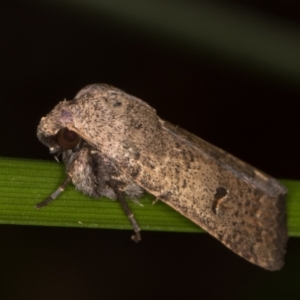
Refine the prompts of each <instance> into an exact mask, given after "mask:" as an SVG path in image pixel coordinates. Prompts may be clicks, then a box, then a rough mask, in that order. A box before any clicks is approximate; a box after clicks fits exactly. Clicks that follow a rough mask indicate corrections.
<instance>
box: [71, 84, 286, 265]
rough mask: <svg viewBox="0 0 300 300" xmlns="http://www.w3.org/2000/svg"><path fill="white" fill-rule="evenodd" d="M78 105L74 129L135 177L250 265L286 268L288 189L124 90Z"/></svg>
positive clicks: (82, 97)
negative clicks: (284, 265) (181, 127)
mask: <svg viewBox="0 0 300 300" xmlns="http://www.w3.org/2000/svg"><path fill="white" fill-rule="evenodd" d="M75 100H76V101H75V103H74V105H75V106H74V108H72V110H73V111H74V112H73V113H72V116H73V120H74V125H73V127H70V129H72V130H74V131H76V132H78V134H80V135H81V136H82V137H83V138H84V139H85V140H86V141H88V142H89V143H91V145H93V146H94V147H95V148H96V149H99V151H101V153H102V154H103V155H106V156H107V157H109V158H110V159H111V160H112V161H114V162H115V164H116V166H117V167H118V168H119V169H120V170H121V171H122V172H123V173H124V174H125V175H126V176H127V177H129V178H131V179H132V180H133V181H134V182H135V183H137V184H138V185H140V186H141V187H143V188H144V189H145V190H147V191H148V192H149V193H151V194H153V195H154V196H156V197H157V198H159V199H161V200H162V201H164V202H165V203H167V204H168V205H170V206H171V207H173V208H174V209H175V210H177V211H178V212H180V213H181V214H182V215H184V216H186V217H187V218H189V219H190V220H192V221H193V222H195V223H196V224H198V225H199V226H201V227H202V228H203V229H205V230H206V231H208V232H209V233H210V234H211V235H213V236H214V237H216V238H217V239H218V240H220V241H221V242H222V243H223V244H225V245H226V246H227V247H229V248H230V249H231V250H233V251H234V252H236V253H237V254H239V255H240V256H242V257H243V258H245V259H247V260H248V261H250V262H252V263H254V264H257V265H259V266H261V267H263V268H266V269H269V270H277V269H280V268H281V267H282V265H283V258H284V254H285V246H286V241H287V231H286V212H285V199H284V196H285V194H286V190H285V188H284V187H283V186H281V185H280V184H279V183H278V182H277V181H276V180H275V179H273V178H271V177H269V176H268V175H266V174H264V173H262V172H260V171H259V170H257V169H255V168H253V167H251V166H249V165H248V164H246V163H244V162H242V161H240V160H238V159H237V158H235V157H233V156H232V155H229V154H227V153H226V152H224V151H222V150H220V149H218V148H217V147H214V146H212V145H210V144H209V143H207V142H205V141H203V140H202V139H200V138H198V137H196V136H194V135H192V134H190V133H188V132H187V131H185V130H182V129H179V128H177V127H174V126H173V125H171V124H169V123H167V122H165V121H163V120H161V119H159V117H158V116H157V115H156V112H155V110H154V109H153V108H151V107H150V106H149V105H148V104H146V103H145V102H143V101H142V100H140V99H137V98H135V97H133V96H130V95H128V94H126V93H124V92H123V91H121V90H118V89H116V88H113V87H109V86H105V85H92V86H88V87H86V88H84V89H82V90H81V91H80V92H79V93H78V94H77V96H76V98H75ZM90 107H93V110H92V114H89V117H88V118H86V117H84V113H85V112H87V111H89V109H90Z"/></svg>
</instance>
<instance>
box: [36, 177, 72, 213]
mask: <svg viewBox="0 0 300 300" xmlns="http://www.w3.org/2000/svg"><path fill="white" fill-rule="evenodd" d="M70 181H71V177H70V176H69V175H67V177H66V178H65V180H64V182H63V183H62V184H61V185H60V186H59V187H58V189H57V190H56V191H55V192H54V193H53V194H52V195H51V196H50V197H48V198H47V199H46V200H44V201H42V202H41V203H38V204H37V205H36V206H35V208H36V209H40V208H42V207H44V206H46V205H48V204H49V203H51V202H52V201H53V200H55V199H56V198H57V197H58V196H59V194H60V193H62V192H63V191H64V190H65V189H66V187H67V185H68V184H69V183H70Z"/></svg>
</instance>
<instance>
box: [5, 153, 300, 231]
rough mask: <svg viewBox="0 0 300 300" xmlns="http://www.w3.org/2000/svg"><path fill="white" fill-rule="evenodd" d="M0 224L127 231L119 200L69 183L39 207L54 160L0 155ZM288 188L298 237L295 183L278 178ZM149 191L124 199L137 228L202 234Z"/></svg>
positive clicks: (55, 180)
mask: <svg viewBox="0 0 300 300" xmlns="http://www.w3.org/2000/svg"><path fill="white" fill-rule="evenodd" d="M0 169H1V174H0V224H18V225H42V226H65V227H67V226H72V227H92V228H112V229H132V228H131V225H130V223H129V221H128V219H127V217H126V216H125V215H124V213H123V211H122V208H121V206H120V204H119V203H118V202H117V201H112V200H110V199H108V198H104V197H102V198H100V199H94V198H91V197H87V196H85V195H83V194H81V193H80V192H78V191H76V190H75V189H74V186H73V185H71V184H70V185H69V186H68V187H67V188H66V190H65V192H63V193H62V194H61V195H60V196H59V198H58V199H57V200H55V201H54V202H53V203H51V204H50V205H48V206H46V207H43V208H42V209H39V210H37V209H35V205H36V204H37V203H39V202H41V201H43V200H44V199H45V198H47V197H48V196H49V195H50V194H51V193H52V192H53V191H54V190H56V189H57V188H58V186H59V185H60V184H61V183H62V182H63V180H64V177H65V170H64V166H63V165H62V164H59V163H55V162H48V161H37V160H24V159H16V158H0ZM282 183H283V184H284V185H285V186H286V187H287V188H288V190H289V194H288V198H287V202H288V203H287V210H288V231H289V235H290V236H300V182H299V181H293V180H282ZM154 201H155V198H154V197H153V196H151V195H149V194H146V195H145V196H143V198H141V199H140V204H139V203H136V202H133V201H128V204H129V206H130V208H131V209H132V211H133V212H134V214H135V217H136V220H137V222H138V223H139V225H140V227H141V229H142V230H159V231H177V232H203V230H201V229H200V228H199V227H198V226H197V225H195V224H194V223H192V222H191V221H189V220H188V219H186V218H185V217H183V216H181V215H180V214H179V213H177V212H176V211H174V210H173V209H172V208H170V207H168V206H167V205H166V204H164V203H163V202H161V201H158V202H156V203H155V204H153V202H154Z"/></svg>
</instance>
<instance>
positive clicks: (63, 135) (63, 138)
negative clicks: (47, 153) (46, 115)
mask: <svg viewBox="0 0 300 300" xmlns="http://www.w3.org/2000/svg"><path fill="white" fill-rule="evenodd" d="M56 141H57V143H58V144H59V145H60V146H61V147H62V148H65V149H73V148H75V147H76V146H77V144H78V143H79V135H78V134H77V133H76V132H74V131H72V130H69V129H68V128H67V127H64V128H62V129H60V130H59V131H58V132H57V134H56Z"/></svg>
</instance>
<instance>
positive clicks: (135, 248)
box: [0, 1, 300, 299]
mask: <svg viewBox="0 0 300 300" xmlns="http://www.w3.org/2000/svg"><path fill="white" fill-rule="evenodd" d="M233 2H234V1H232V3H233ZM0 3H1V7H0V22H1V23H0V35H1V36H0V37H1V49H0V54H1V61H2V62H1V72H0V74H1V81H0V93H1V118H0V122H1V128H2V131H1V132H2V139H1V140H2V147H1V152H0V155H1V156H5V157H22V158H33V159H48V160H53V158H52V157H51V156H50V155H49V153H48V149H46V148H45V147H44V146H43V145H42V144H41V143H39V142H38V140H37V138H36V126H37V124H38V122H39V119H40V118H41V117H42V116H43V115H45V114H46V113H48V112H49V111H50V110H51V109H52V108H53V107H54V105H56V104H57V103H58V101H61V100H62V99H63V98H67V99H72V98H73V96H74V95H75V93H76V92H77V91H78V90H79V89H80V88H82V87H83V86H85V85H87V84H90V83H95V82H102V83H108V84H111V85H115V86H117V87H119V88H121V89H123V90H125V91H126V92H128V93H131V94H133V95H135V96H137V97H139V98H141V99H143V100H145V101H147V102H148V103H149V104H150V105H151V106H153V107H155V108H156V109H157V111H158V114H159V115H160V116H161V117H162V118H164V119H167V120H169V121H171V122H172V123H174V124H178V125H179V126H181V127H183V128H185V129H187V130H189V131H191V132H193V133H195V134H197V135H199V136H201V137H202V138H204V139H206V140H208V141H209V142H211V143H213V144H215V145H217V146H219V147H221V148H223V149H225V150H226V151H228V152H230V153H233V154H234V155H236V156H238V157H240V158H242V159H243V160H245V161H247V162H249V163H251V164H253V165H255V166H257V167H258V168H260V169H262V170H264V171H265V172H267V173H270V174H272V175H273V176H274V177H277V178H287V179H299V178H300V171H299V150H300V147H299V112H300V109H299V108H300V101H299V96H300V88H299V87H298V86H297V85H292V84H291V85H289V84H287V83H281V82H279V81H276V80H274V79H273V80H271V79H268V78H267V77H264V76H263V75H262V76H255V75H254V74H253V73H252V74H251V73H246V72H244V71H242V69H239V68H238V67H237V66H234V67H231V66H230V64H228V63H222V62H221V61H220V60H218V59H215V58H214V57H213V56H210V55H205V53H199V55H197V54H195V53H193V54H190V53H188V52H185V51H182V50H178V49H177V48H176V47H174V46H173V45H171V44H170V45H168V43H161V42H160V41H159V40H158V39H156V38H154V37H152V36H151V35H146V34H145V35H143V34H141V33H140V32H139V31H136V32H135V31H129V30H126V26H124V27H123V26H121V24H119V23H118V22H117V21H115V20H113V19H110V18H108V17H107V18H105V16H104V17H102V18H101V19H98V20H97V21H95V20H94V19H89V18H82V17H81V16H80V13H78V12H76V13H75V12H73V11H70V12H67V11H66V10H55V9H53V8H47V7H46V6H42V5H38V4H36V3H34V2H30V1H1V2H0ZM289 4H290V5H289ZM244 5H245V7H247V5H249V7H252V8H255V9H258V10H261V11H263V12H265V13H269V14H273V15H277V16H280V17H284V18H288V19H291V20H293V21H294V22H296V23H297V22H298V23H299V19H298V15H299V14H298V13H297V10H296V9H298V8H297V7H296V6H295V4H294V3H293V2H291V1H290V2H289V1H287V2H286V3H285V4H284V3H282V5H281V6H279V5H272V4H271V2H270V3H269V2H268V1H259V2H258V1H257V3H256V2H255V1H244ZM298 12H299V10H298ZM131 29H132V28H131ZM299 38H300V37H299ZM299 82H300V80H299ZM49 192H50V191H49ZM129 235H130V233H129V232H128V231H124V232H123V231H122V232H121V231H114V230H93V229H72V228H46V227H30V226H28V227H26V226H4V225H2V226H1V227H0V240H1V242H0V272H1V273H0V283H1V288H0V298H1V299H20V298H22V299H118V298H121V297H122V298H123V299H154V298H155V299H172V298H173V299H178V298H183V297H186V298H188V299H196V298H206V299H214V298H216V297H219V298H220V297H222V298H223V299H271V298H272V299H282V298H283V297H284V298H286V299H297V296H298V297H299V291H300V285H299V284H300V279H299V271H300V255H299V254H300V242H299V239H296V238H292V239H290V241H289V243H288V251H287V255H286V266H285V267H284V268H283V270H282V271H280V272H268V271H264V270H262V269H260V268H258V267H256V266H253V265H251V264H249V263H247V262H246V261H244V260H243V259H241V258H239V257H237V256H236V255H235V254H233V253H232V252H230V251H229V250H227V249H226V248H225V247H224V246H222V245H221V244H220V243H219V242H218V241H216V240H215V239H213V238H211V237H210V236H208V235H206V234H200V235H199V234H179V233H157V232H146V231H144V232H143V241H142V242H141V243H140V244H138V245H135V244H134V243H132V242H131V241H130V239H129Z"/></svg>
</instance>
